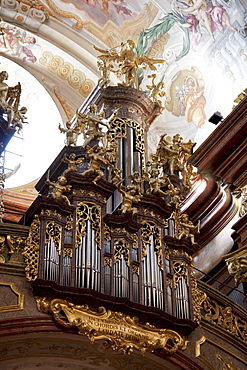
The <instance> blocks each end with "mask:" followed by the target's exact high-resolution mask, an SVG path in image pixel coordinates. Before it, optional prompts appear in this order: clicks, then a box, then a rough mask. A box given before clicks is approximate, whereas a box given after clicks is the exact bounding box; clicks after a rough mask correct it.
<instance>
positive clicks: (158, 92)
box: [147, 73, 166, 113]
mask: <svg viewBox="0 0 247 370" xmlns="http://www.w3.org/2000/svg"><path fill="white" fill-rule="evenodd" d="M148 77H149V78H152V85H147V88H148V89H149V90H151V93H150V95H149V96H150V98H152V99H153V101H154V102H155V103H156V104H157V105H158V106H159V107H160V113H161V112H162V111H163V109H164V108H165V107H164V105H163V103H162V101H161V100H160V99H159V98H162V97H163V96H165V95H166V93H165V92H164V91H162V89H164V87H165V84H164V82H163V81H160V82H158V84H157V85H156V84H155V83H154V80H155V77H156V74H155V73H154V74H152V75H148Z"/></svg>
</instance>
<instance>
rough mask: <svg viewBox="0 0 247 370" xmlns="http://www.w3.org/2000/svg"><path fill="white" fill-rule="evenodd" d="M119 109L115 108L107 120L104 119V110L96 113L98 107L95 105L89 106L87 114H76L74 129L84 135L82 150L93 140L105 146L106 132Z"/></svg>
mask: <svg viewBox="0 0 247 370" xmlns="http://www.w3.org/2000/svg"><path fill="white" fill-rule="evenodd" d="M119 109H120V107H116V108H115V109H114V110H113V112H112V114H111V115H110V117H108V118H105V112H104V110H102V112H100V113H97V111H98V107H97V105H96V104H95V103H91V104H90V105H89V112H88V113H87V114H84V113H80V112H77V121H76V127H78V130H79V131H80V132H82V133H83V134H84V139H85V140H84V143H83V147H84V148H86V147H87V145H88V144H89V143H90V141H92V140H94V139H98V140H101V141H102V143H103V144H105V145H106V137H107V131H108V130H109V128H110V125H109V123H110V121H111V119H112V118H113V117H114V116H115V115H116V114H117V112H118V111H119ZM103 127H106V129H107V131H103Z"/></svg>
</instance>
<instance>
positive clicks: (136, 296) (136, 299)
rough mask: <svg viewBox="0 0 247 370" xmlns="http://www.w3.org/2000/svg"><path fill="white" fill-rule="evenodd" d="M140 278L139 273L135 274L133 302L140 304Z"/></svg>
mask: <svg viewBox="0 0 247 370" xmlns="http://www.w3.org/2000/svg"><path fill="white" fill-rule="evenodd" d="M139 299H140V298H139V276H138V274H137V273H134V274H133V301H134V302H139Z"/></svg>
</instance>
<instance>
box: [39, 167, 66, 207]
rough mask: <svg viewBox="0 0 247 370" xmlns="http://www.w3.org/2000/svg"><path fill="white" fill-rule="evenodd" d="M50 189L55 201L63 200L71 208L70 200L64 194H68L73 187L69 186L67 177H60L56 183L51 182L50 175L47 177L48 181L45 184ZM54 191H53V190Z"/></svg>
mask: <svg viewBox="0 0 247 370" xmlns="http://www.w3.org/2000/svg"><path fill="white" fill-rule="evenodd" d="M45 183H46V184H47V185H49V187H50V193H49V194H51V196H52V197H53V199H55V200H58V201H59V200H63V201H64V202H65V203H66V204H68V205H69V206H70V205H71V204H70V202H69V199H68V198H67V197H66V196H65V195H64V194H63V193H67V192H69V191H70V189H71V185H66V184H67V179H66V177H65V176H59V178H58V179H57V181H56V182H53V181H50V179H49V174H48V175H47V180H46V182H45ZM52 189H53V190H52Z"/></svg>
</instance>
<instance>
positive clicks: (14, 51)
mask: <svg viewBox="0 0 247 370" xmlns="http://www.w3.org/2000/svg"><path fill="white" fill-rule="evenodd" d="M2 32H3V37H2V38H1V39H0V48H1V49H2V51H3V52H6V53H10V54H11V55H13V56H16V57H22V56H23V61H24V62H32V63H35V62H36V61H37V58H36V56H35V55H34V54H33V52H32V51H31V49H30V47H32V46H33V45H34V44H36V39H35V37H33V36H27V35H26V32H23V31H21V30H20V29H19V28H16V27H13V26H10V25H5V24H4V26H3V27H2Z"/></svg>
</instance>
